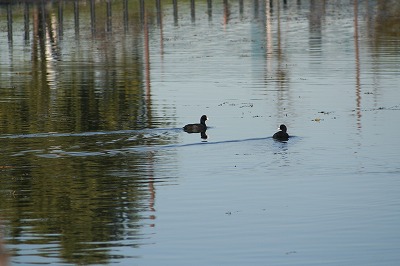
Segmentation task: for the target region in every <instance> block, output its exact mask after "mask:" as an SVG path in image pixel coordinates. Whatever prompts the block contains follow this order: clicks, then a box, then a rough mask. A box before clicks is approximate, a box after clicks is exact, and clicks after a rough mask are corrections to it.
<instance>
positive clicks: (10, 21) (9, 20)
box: [7, 5, 13, 43]
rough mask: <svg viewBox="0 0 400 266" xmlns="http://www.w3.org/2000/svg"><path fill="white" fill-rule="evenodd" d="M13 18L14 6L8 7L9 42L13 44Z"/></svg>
mask: <svg viewBox="0 0 400 266" xmlns="http://www.w3.org/2000/svg"><path fill="white" fill-rule="evenodd" d="M12 24H13V16H12V6H11V5H7V33H8V42H10V43H12V41H13V25H12Z"/></svg>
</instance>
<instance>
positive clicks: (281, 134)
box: [272, 124, 289, 141]
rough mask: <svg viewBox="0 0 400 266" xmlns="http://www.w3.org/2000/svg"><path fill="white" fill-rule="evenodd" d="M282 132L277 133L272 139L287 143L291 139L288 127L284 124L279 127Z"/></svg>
mask: <svg viewBox="0 0 400 266" xmlns="http://www.w3.org/2000/svg"><path fill="white" fill-rule="evenodd" d="M279 129H280V131H278V132H276V133H275V134H274V135H273V136H272V137H273V138H274V139H276V140H281V141H286V140H288V139H289V134H288V133H287V132H286V131H287V127H286V126H285V125H284V124H282V125H280V127H279Z"/></svg>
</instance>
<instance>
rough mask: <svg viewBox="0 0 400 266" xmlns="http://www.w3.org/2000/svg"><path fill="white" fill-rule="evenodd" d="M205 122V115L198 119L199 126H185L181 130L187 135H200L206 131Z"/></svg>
mask: <svg viewBox="0 0 400 266" xmlns="http://www.w3.org/2000/svg"><path fill="white" fill-rule="evenodd" d="M206 120H208V118H207V116H206V115H202V116H201V117H200V124H187V125H186V126H184V127H183V130H184V131H186V132H188V133H200V132H205V131H206V130H207V126H206Z"/></svg>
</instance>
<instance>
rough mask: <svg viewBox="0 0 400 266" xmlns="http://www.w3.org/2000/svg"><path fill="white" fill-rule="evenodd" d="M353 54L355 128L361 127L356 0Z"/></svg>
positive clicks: (356, 2)
mask: <svg viewBox="0 0 400 266" xmlns="http://www.w3.org/2000/svg"><path fill="white" fill-rule="evenodd" d="M354 56H355V66H356V113H357V128H358V129H361V77H360V48H359V44H358V0H354Z"/></svg>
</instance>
